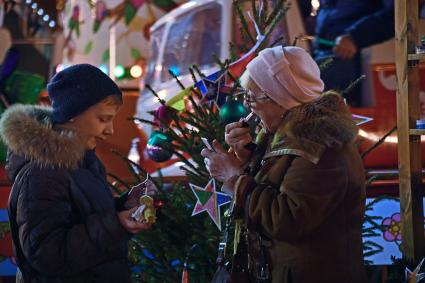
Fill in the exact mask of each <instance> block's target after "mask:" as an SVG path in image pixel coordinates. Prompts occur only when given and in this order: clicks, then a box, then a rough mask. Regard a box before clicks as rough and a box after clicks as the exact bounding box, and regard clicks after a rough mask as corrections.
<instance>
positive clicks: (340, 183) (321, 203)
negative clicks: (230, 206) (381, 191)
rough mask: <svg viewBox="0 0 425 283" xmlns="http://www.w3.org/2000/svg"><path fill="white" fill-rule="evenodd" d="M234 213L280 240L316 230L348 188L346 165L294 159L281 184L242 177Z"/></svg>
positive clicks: (237, 190) (238, 185)
mask: <svg viewBox="0 0 425 283" xmlns="http://www.w3.org/2000/svg"><path fill="white" fill-rule="evenodd" d="M235 186H236V187H235V189H236V200H237V201H236V207H235V216H236V217H237V216H239V217H243V218H245V221H246V222H247V223H246V225H247V226H248V228H250V229H252V230H257V231H260V232H262V233H264V235H266V236H268V237H270V238H273V239H277V240H290V239H295V238H299V237H302V236H303V235H306V234H308V233H311V232H312V231H314V230H315V229H316V228H317V227H319V226H320V224H321V223H322V222H323V221H325V220H326V218H327V217H328V216H329V215H330V214H331V213H332V212H333V211H335V209H336V208H337V207H338V206H339V205H340V203H341V202H342V200H343V198H344V195H345V192H346V188H347V173H346V172H345V170H344V166H336V167H330V168H325V167H323V166H319V165H315V164H313V163H310V162H309V161H306V160H304V159H302V158H295V159H294V161H293V163H292V165H291V166H290V167H289V169H288V170H287V172H286V174H285V177H284V178H283V181H282V183H281V184H280V186H279V185H277V186H273V185H272V184H266V183H257V182H256V181H255V179H254V178H253V177H251V176H247V175H244V176H240V177H239V179H238V180H237V181H236V183H235Z"/></svg>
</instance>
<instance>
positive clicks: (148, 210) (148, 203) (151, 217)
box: [139, 195, 156, 224]
mask: <svg viewBox="0 0 425 283" xmlns="http://www.w3.org/2000/svg"><path fill="white" fill-rule="evenodd" d="M139 204H140V205H144V206H145V209H144V210H143V218H144V219H145V222H146V223H147V224H153V223H155V221H156V209H155V207H154V205H153V198H151V197H150V196H148V195H143V196H141V197H140V199H139Z"/></svg>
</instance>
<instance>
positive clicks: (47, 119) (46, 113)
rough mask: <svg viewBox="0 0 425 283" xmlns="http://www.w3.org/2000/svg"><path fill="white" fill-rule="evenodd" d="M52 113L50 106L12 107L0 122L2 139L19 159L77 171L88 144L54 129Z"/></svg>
mask: <svg viewBox="0 0 425 283" xmlns="http://www.w3.org/2000/svg"><path fill="white" fill-rule="evenodd" d="M51 114H52V110H51V108H49V107H44V106H33V105H13V106H11V107H10V108H8V109H7V110H6V111H5V112H4V114H3V116H2V118H1V119H0V137H1V138H2V140H3V141H4V143H5V144H6V146H7V147H8V148H9V150H10V151H11V152H12V155H17V156H19V159H23V160H25V161H34V162H36V163H37V164H38V165H39V166H41V167H49V168H64V169H73V168H77V167H78V165H79V164H80V162H81V161H82V160H83V158H84V154H85V151H86V150H85V144H84V143H83V142H82V138H81V137H79V136H78V135H76V134H75V133H74V132H72V131H69V130H64V129H60V130H59V129H56V128H54V127H53V124H52V121H51ZM12 157H13V156H12ZM9 158H10V156H9ZM16 158H17V157H16V156H15V157H14V158H13V159H16Z"/></svg>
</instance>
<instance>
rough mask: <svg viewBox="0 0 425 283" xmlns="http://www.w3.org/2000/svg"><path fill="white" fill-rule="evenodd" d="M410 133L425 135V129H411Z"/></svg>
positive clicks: (412, 134)
mask: <svg viewBox="0 0 425 283" xmlns="http://www.w3.org/2000/svg"><path fill="white" fill-rule="evenodd" d="M409 134H410V135H411V136H416V135H425V129H410V130H409Z"/></svg>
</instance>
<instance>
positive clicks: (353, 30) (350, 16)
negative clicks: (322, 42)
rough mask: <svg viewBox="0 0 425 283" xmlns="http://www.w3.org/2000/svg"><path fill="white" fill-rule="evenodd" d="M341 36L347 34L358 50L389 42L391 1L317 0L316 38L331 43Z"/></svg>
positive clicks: (392, 17)
mask: <svg viewBox="0 0 425 283" xmlns="http://www.w3.org/2000/svg"><path fill="white" fill-rule="evenodd" d="M343 34H350V35H351V37H352V38H353V40H354V42H355V43H356V45H357V46H358V47H359V48H365V47H369V46H371V45H373V44H377V43H380V42H383V41H385V40H387V39H390V38H391V37H393V36H394V0H320V10H319V13H318V15H317V21H316V35H317V36H318V37H322V38H325V39H329V40H335V38H336V37H338V36H340V35H343ZM327 48H329V46H321V47H320V48H319V49H327Z"/></svg>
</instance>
